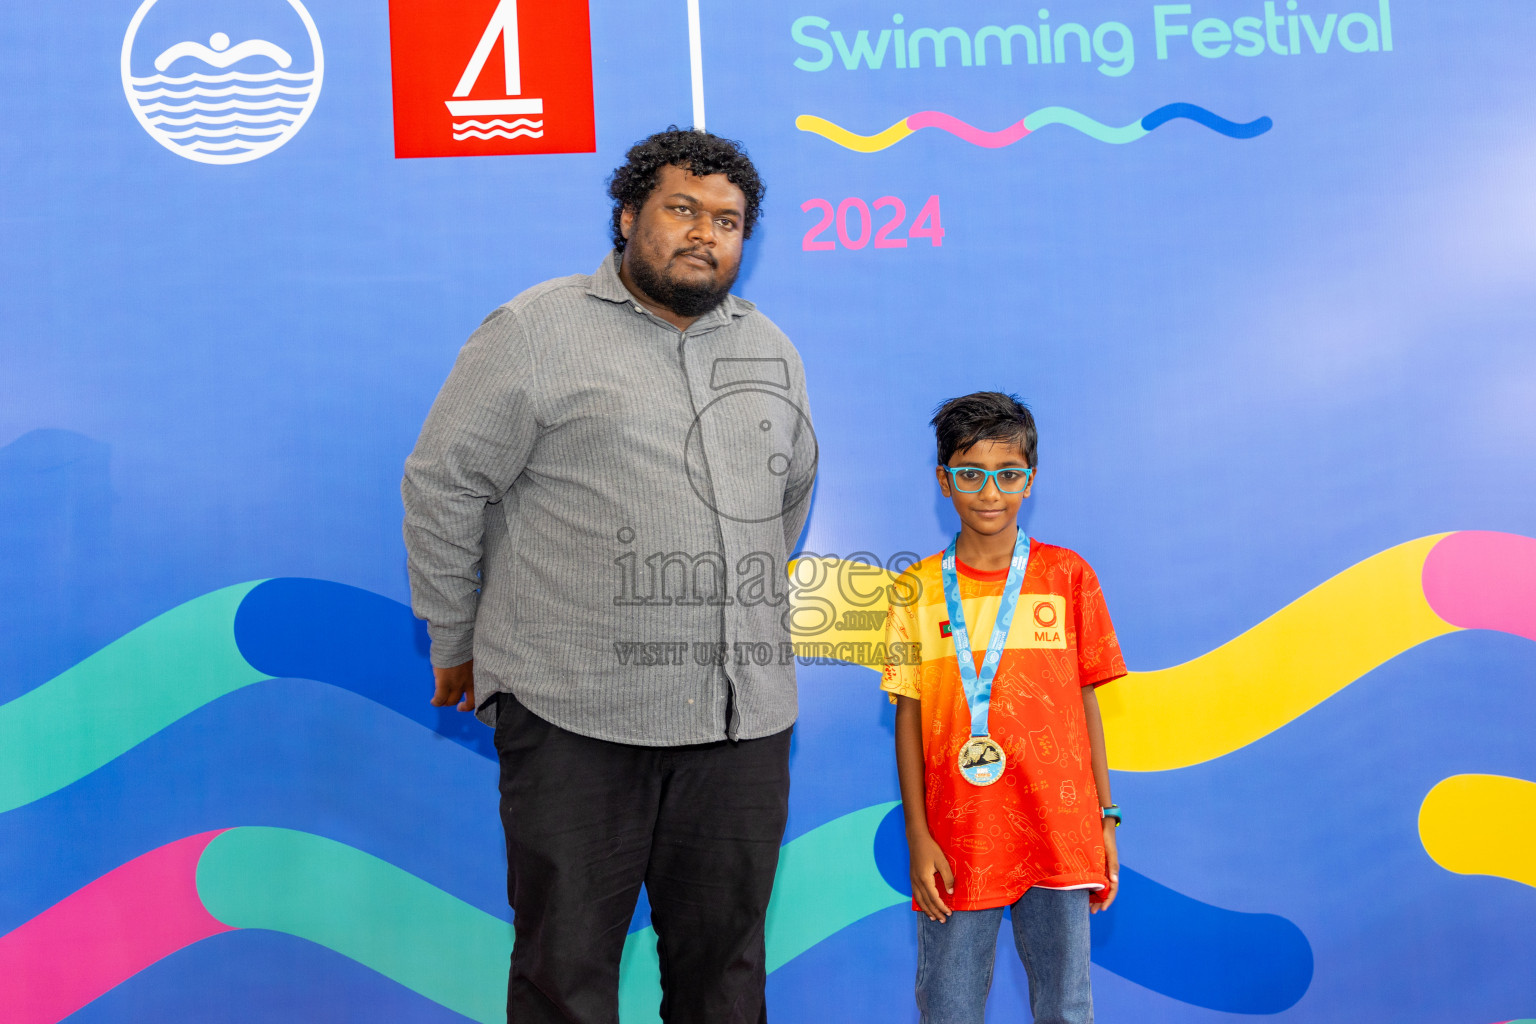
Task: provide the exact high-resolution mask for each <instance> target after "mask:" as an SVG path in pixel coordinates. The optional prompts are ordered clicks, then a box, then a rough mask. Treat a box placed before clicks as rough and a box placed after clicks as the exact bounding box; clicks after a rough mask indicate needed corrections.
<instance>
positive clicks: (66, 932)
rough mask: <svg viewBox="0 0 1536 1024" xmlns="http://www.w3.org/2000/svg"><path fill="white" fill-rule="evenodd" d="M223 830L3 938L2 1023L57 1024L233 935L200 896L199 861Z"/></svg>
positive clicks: (171, 850)
mask: <svg viewBox="0 0 1536 1024" xmlns="http://www.w3.org/2000/svg"><path fill="white" fill-rule="evenodd" d="M222 831H224V830H223V829H219V830H216V831H213V832H204V833H201V834H200V835H195V836H187V837H186V838H185V839H178V840H176V841H175V842H174V843H167V844H166V845H165V846H162V847H160V848H159V849H158V850H151V851H150V852H148V853H146V854H144V855H143V856H141V857H136V858H134V859H133V860H131V861H129V862H128V863H126V864H124V865H122V866H121V867H118V868H115V869H114V870H112V871H109V872H107V873H106V874H105V875H102V876H101V877H100V878H98V879H96V880H95V881H94V882H91V883H90V884H89V885H87V886H85V887H84V888H83V889H80V890H78V891H76V892H74V893H73V894H71V895H69V896H66V897H65V898H64V899H62V900H60V901H59V902H58V903H55V904H54V905H53V906H51V907H49V908H48V909H47V910H45V911H43V912H42V913H41V914H38V915H37V916H36V917H34V918H33V919H32V920H30V921H28V922H27V923H26V924H24V925H22V926H21V927H19V928H17V929H16V930H15V931H13V932H10V933H9V934H6V935H0V1020H4V1021H6V1022H7V1024H55V1022H56V1021H59V1020H62V1019H63V1018H65V1017H67V1016H69V1015H70V1014H72V1013H74V1012H75V1011H76V1010H78V1009H80V1007H82V1006H84V1005H85V1004H87V1003H89V1002H90V1001H91V1000H93V999H95V998H97V997H98V996H100V995H101V994H102V993H104V992H107V991H110V990H111V989H113V988H116V987H117V986H118V985H121V984H122V983H123V982H125V981H127V980H128V979H129V978H131V977H133V976H134V975H135V974H138V973H139V972H140V971H142V970H144V968H146V967H148V966H149V965H150V964H153V963H154V962H155V961H157V960H159V959H161V958H163V957H166V956H169V955H170V954H172V953H174V952H176V951H177V950H179V949H182V948H184V947H186V946H190V945H191V944H192V943H194V942H197V941H199V940H200V939H206V938H208V937H209V936H210V935H217V934H218V933H220V932H227V931H232V930H233V929H231V928H230V927H229V926H228V925H226V924H223V923H221V922H219V921H217V920H215V919H214V917H213V916H212V915H211V914H209V913H208V911H207V910H205V909H203V903H202V900H201V899H199V898H198V895H197V862H198V858H200V857H201V856H202V855H203V850H204V849H205V848H206V847H207V846H208V844H209V843H210V842H212V841H213V838H214V836H217V835H218V834H219V833H220V832H222Z"/></svg>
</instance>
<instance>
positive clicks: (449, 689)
mask: <svg viewBox="0 0 1536 1024" xmlns="http://www.w3.org/2000/svg"><path fill="white" fill-rule="evenodd" d="M432 676H433V678H434V680H435V681H436V683H437V689H436V690H435V691H434V692H433V694H432V706H433V707H439V708H445V707H447V706H448V705H450V704H452V703H454V702H455V701H457V702H458V706H459V710H460V711H473V710H475V663H474V661H472V660H471V661H466V662H465V663H464V664H462V665H454V666H453V667H451V668H439V667H438V666H436V665H434V666H432Z"/></svg>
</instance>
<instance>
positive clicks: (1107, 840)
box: [1088, 818, 1120, 914]
mask: <svg viewBox="0 0 1536 1024" xmlns="http://www.w3.org/2000/svg"><path fill="white" fill-rule="evenodd" d="M1119 827H1120V823H1119V822H1118V821H1116V820H1115V819H1114V818H1105V819H1104V871H1105V872H1106V873H1107V874H1108V875H1109V888H1107V889H1105V890H1104V891H1103V892H1102V893H1100V894H1099V895H1101V896H1103V897H1104V899H1103V900H1101V901H1098V902H1092V903H1089V904H1088V912H1089V913H1090V914H1097V913H1098V912H1099V911H1101V910H1108V909H1109V905H1110V904H1111V903H1113V902H1115V896H1116V895H1118V894H1119V892H1120V850H1119V849H1118V848H1117V847H1116V846H1115V829H1117V828H1119Z"/></svg>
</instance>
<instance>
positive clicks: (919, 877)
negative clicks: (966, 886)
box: [907, 831, 955, 921]
mask: <svg viewBox="0 0 1536 1024" xmlns="http://www.w3.org/2000/svg"><path fill="white" fill-rule="evenodd" d="M907 849H909V850H910V851H911V853H912V895H913V897H914V898H916V900H917V906H918V909H919V910H921V911H922V912H923V913H925V914H927V915H928V920H930V921H944V920H947V919H948V918H949V915H950V914H952V913H954V911H952V910H950V909H949V905H948V904H946V903H945V902H944V897H943V896H942V895H940V893H939V887H938V886H936V885H934V884H933V876H934V875H938V876H939V877H940V878H941V879H943V881H944V889H945V891H947V892H948V893H950V894H953V893H954V891H955V873H954V872H953V871H951V870H950V867H949V858H947V857H945V856H944V851H943V849H941V848H940V846H939V844H938V843H936V842H934V839H933V836H931V835H929V834H928V833H927V832H926V831H925V832H923V834H922V835H916V836H914V835H912V834H911V833H908V834H907Z"/></svg>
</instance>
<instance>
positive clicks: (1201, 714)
mask: <svg viewBox="0 0 1536 1024" xmlns="http://www.w3.org/2000/svg"><path fill="white" fill-rule="evenodd" d="M1444 536H1446V535H1445V534H1440V535H1437V536H1433V537H1423V538H1420V539H1419V540H1413V541H1409V542H1408V543H1406V544H1399V545H1397V546H1396V547H1392V548H1388V549H1387V550H1385V551H1383V552H1381V553H1380V554H1377V555H1372V556H1371V557H1370V558H1367V559H1365V561H1363V562H1358V563H1356V564H1355V565H1352V566H1350V567H1349V568H1348V569H1345V570H1344V571H1343V572H1341V573H1339V574H1338V575H1337V576H1335V577H1333V578H1332V579H1330V580H1328V581H1326V582H1324V583H1322V584H1319V585H1318V586H1317V587H1314V588H1313V589H1312V590H1310V591H1308V592H1307V593H1305V594H1303V595H1302V596H1301V597H1299V598H1297V599H1296V600H1295V601H1292V602H1291V603H1290V604H1288V605H1286V606H1285V607H1284V608H1281V609H1280V610H1279V611H1277V612H1275V613H1274V614H1273V615H1271V616H1270V617H1269V618H1267V619H1265V620H1264V621H1263V622H1260V623H1259V624H1258V625H1256V626H1254V627H1253V628H1252V629H1249V630H1248V631H1247V632H1244V633H1241V634H1239V635H1238V636H1236V637H1233V638H1232V639H1231V640H1229V641H1227V642H1226V643H1224V644H1222V645H1221V646H1220V647H1218V648H1216V649H1215V650H1214V651H1211V652H1210V653H1208V654H1203V655H1201V656H1200V657H1198V658H1195V659H1194V660H1193V661H1186V662H1185V663H1184V664H1182V665H1175V666H1174V667H1172V668H1165V669H1161V670H1159V671H1156V672H1133V673H1132V674H1131V675H1130V676H1128V677H1127V678H1125V679H1122V680H1120V681H1119V682H1116V683H1112V684H1110V685H1109V686H1106V687H1104V688H1103V689H1102V690H1100V691H1099V706H1100V708H1102V709H1103V712H1104V732H1105V745H1106V746H1107V747H1108V749H1109V760H1110V765H1111V766H1112V767H1114V768H1116V769H1119V770H1121V771H1132V772H1155V771H1166V770H1168V769H1170V768H1183V767H1186V766H1187V765H1192V764H1199V763H1200V762H1202V761H1209V760H1211V759H1212V758H1217V757H1221V756H1222V755H1223V754H1229V753H1231V752H1232V751H1234V750H1237V749H1239V748H1241V747H1246V746H1247V745H1248V744H1250V743H1252V742H1254V741H1255V740H1258V739H1261V738H1263V737H1264V736H1267V735H1269V734H1270V733H1272V732H1274V731H1275V730H1276V729H1278V728H1280V727H1281V726H1282V725H1285V724H1286V723H1287V722H1290V721H1292V720H1294V719H1296V718H1299V717H1300V716H1301V715H1303V714H1305V713H1306V712H1308V711H1310V710H1311V709H1312V708H1314V707H1316V706H1317V705H1319V704H1321V703H1322V702H1323V701H1325V700H1327V699H1328V698H1329V697H1331V696H1333V695H1334V694H1335V693H1338V692H1339V691H1340V690H1342V689H1344V687H1346V686H1348V685H1349V684H1350V683H1352V682H1354V681H1355V680H1356V679H1359V678H1360V677H1361V676H1363V675H1365V674H1366V673H1367V672H1369V671H1371V670H1372V669H1374V668H1376V667H1378V666H1379V665H1381V664H1383V663H1385V662H1387V661H1389V660H1390V659H1392V658H1394V657H1396V656H1397V655H1399V654H1401V653H1403V652H1404V651H1406V650H1408V649H1409V648H1411V647H1414V646H1416V645H1418V644H1421V643H1423V642H1424V641H1426V640H1429V639H1432V638H1434V637H1437V636H1443V635H1444V634H1446V633H1453V632H1456V630H1457V627H1456V626H1452V625H1451V624H1450V623H1448V622H1446V621H1445V620H1444V619H1442V618H1440V616H1438V615H1436V614H1435V613H1434V611H1433V610H1432V609H1431V608H1430V607H1429V602H1428V601H1426V600H1425V599H1424V585H1423V582H1422V579H1423V572H1424V559H1425V558H1426V557H1427V556H1428V555H1429V552H1430V549H1431V548H1433V547H1434V546H1435V545H1436V544H1437V543H1439V541H1440V540H1441V538H1442V537H1444Z"/></svg>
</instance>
